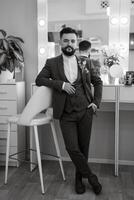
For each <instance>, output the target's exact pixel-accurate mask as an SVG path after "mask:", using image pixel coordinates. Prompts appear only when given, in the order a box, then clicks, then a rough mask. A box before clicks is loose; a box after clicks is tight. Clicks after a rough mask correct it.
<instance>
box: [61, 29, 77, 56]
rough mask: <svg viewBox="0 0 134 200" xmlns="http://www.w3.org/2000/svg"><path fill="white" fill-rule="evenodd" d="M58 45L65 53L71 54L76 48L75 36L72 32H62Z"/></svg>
mask: <svg viewBox="0 0 134 200" xmlns="http://www.w3.org/2000/svg"><path fill="white" fill-rule="evenodd" d="M60 45H61V48H62V51H63V53H64V54H65V55H67V56H71V55H73V54H74V52H75V50H76V48H77V36H76V35H75V34H74V33H66V34H63V36H62V38H61V40H60Z"/></svg>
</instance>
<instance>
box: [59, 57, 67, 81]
mask: <svg viewBox="0 0 134 200" xmlns="http://www.w3.org/2000/svg"><path fill="white" fill-rule="evenodd" d="M57 68H58V71H59V74H60V78H61V80H62V81H66V82H67V78H66V76H65V73H64V63H63V56H62V55H60V56H59V57H58V62H57Z"/></svg>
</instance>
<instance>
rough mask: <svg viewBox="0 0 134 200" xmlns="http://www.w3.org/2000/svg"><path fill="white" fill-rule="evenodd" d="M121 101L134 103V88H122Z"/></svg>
mask: <svg viewBox="0 0 134 200" xmlns="http://www.w3.org/2000/svg"><path fill="white" fill-rule="evenodd" d="M120 101H121V102H134V87H133V86H132V87H127V86H126V87H120Z"/></svg>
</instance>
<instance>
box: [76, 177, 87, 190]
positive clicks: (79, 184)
mask: <svg viewBox="0 0 134 200" xmlns="http://www.w3.org/2000/svg"><path fill="white" fill-rule="evenodd" d="M75 191H76V193H77V194H83V193H84V192H85V191H86V189H85V185H84V184H83V183H82V176H81V174H79V173H76V175H75Z"/></svg>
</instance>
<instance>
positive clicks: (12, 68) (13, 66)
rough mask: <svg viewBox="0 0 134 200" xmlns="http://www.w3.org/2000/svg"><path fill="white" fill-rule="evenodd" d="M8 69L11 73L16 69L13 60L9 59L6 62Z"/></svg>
mask: <svg viewBox="0 0 134 200" xmlns="http://www.w3.org/2000/svg"><path fill="white" fill-rule="evenodd" d="M6 68H7V69H8V70H9V71H10V72H13V71H14V69H15V65H14V61H13V60H12V59H7V62H6Z"/></svg>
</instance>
